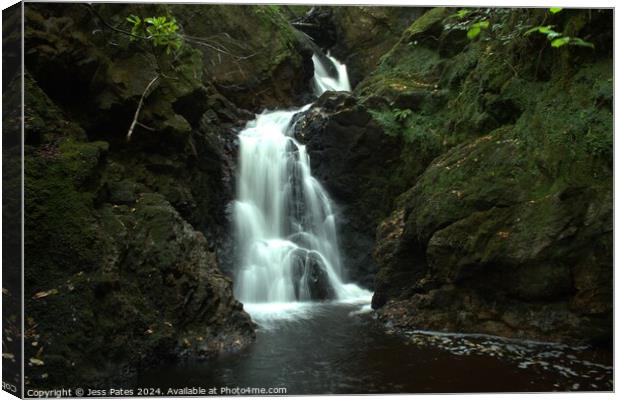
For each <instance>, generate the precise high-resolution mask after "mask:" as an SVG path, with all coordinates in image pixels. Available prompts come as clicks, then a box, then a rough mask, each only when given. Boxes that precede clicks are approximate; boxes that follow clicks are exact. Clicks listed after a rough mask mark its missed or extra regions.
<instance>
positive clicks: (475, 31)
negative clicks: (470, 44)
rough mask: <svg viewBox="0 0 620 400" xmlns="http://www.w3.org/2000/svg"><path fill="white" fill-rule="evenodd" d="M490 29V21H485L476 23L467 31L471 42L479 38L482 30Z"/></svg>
mask: <svg viewBox="0 0 620 400" xmlns="http://www.w3.org/2000/svg"><path fill="white" fill-rule="evenodd" d="M488 27H489V21H486V20H484V21H478V22H474V23H473V24H472V25H471V27H470V28H469V30H468V31H467V37H468V38H469V39H470V40H473V39H475V38H476V37H478V35H479V34H480V31H481V30H482V29H487V28H488Z"/></svg>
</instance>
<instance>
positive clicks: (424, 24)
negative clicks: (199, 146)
mask: <svg viewBox="0 0 620 400" xmlns="http://www.w3.org/2000/svg"><path fill="white" fill-rule="evenodd" d="M369 9H370V8H369ZM364 12H366V13H367V14H368V13H372V9H370V10H364ZM376 12H377V13H381V11H380V10H377V11H376ZM347 13H348V11H347V8H343V9H341V11H340V12H339V13H336V12H334V13H333V14H332V16H331V18H332V20H331V21H332V23H333V24H334V25H336V24H339V25H340V26H341V27H340V28H339V29H340V31H344V32H347V31H351V30H352V29H353V28H350V27H347V26H346V24H352V25H355V30H359V31H364V32H372V31H373V30H375V29H377V27H376V26H375V25H374V24H381V19H380V18H367V19H365V20H360V19H356V18H353V20H352V19H351V18H348V17H342V15H343V14H345V15H346V14H347ZM351 13H352V14H351ZM356 13H360V10H357V9H356V10H355V11H350V12H349V16H350V15H353V14H356ZM404 18H410V17H407V16H405V17H404ZM478 20H485V21H488V22H489V26H490V28H488V30H483V31H482V32H481V33H480V36H479V37H477V38H475V39H473V40H472V39H469V38H468V37H467V26H470V24H471V23H472V21H473V22H475V21H478ZM342 24H344V26H342ZM364 24H367V25H368V26H364ZM394 25H395V26H397V24H394ZM537 25H553V26H554V27H555V29H557V30H562V32H563V33H564V34H565V35H570V36H574V37H580V38H587V40H588V41H590V42H592V43H593V45H594V48H589V47H579V46H565V47H561V48H553V47H551V46H550V44H549V41H548V40H547V39H546V37H545V36H544V35H536V34H526V31H527V29H529V28H530V27H532V26H537ZM611 27H612V17H611V13H610V12H609V11H608V10H591V11H587V10H581V11H580V10H563V11H562V12H560V13H558V14H555V15H552V14H551V13H549V12H548V11H547V10H507V9H506V10H502V9H492V10H488V9H480V10H473V11H471V12H470V13H467V14H465V15H464V16H459V15H458V14H457V10H455V9H445V8H436V9H431V10H428V11H426V12H425V13H424V14H423V15H422V16H420V17H419V18H417V19H415V20H414V21H413V22H412V23H411V24H410V25H409V26H408V27H407V28H406V29H404V30H403V31H402V33H401V34H400V35H399V37H398V38H396V39H394V37H390V35H387V38H384V39H383V40H384V41H385V42H386V46H385V47H386V48H387V47H389V50H387V51H385V53H384V54H382V55H381V56H380V58H378V62H377V63H376V65H375V66H374V68H373V69H372V70H371V71H369V72H368V73H366V74H362V75H364V76H363V79H360V82H359V83H358V84H357V86H356V87H355V89H354V93H353V94H352V95H347V94H334V93H327V94H325V95H324V96H323V97H322V98H321V99H320V100H319V102H318V103H317V104H316V105H315V106H314V107H313V108H312V109H310V110H309V111H308V113H307V114H306V115H305V116H304V117H303V118H302V119H301V121H300V124H299V126H298V132H297V136H298V138H300V139H301V140H305V142H306V143H307V144H308V147H309V152H310V155H311V159H312V162H313V169H314V171H318V172H317V173H318V175H319V176H320V177H321V179H322V180H323V181H324V182H326V186H327V187H328V190H329V191H330V193H332V194H333V196H334V197H335V200H336V202H339V203H340V204H342V205H343V209H342V213H343V217H344V218H343V220H344V222H343V224H344V226H343V228H342V232H343V236H344V238H343V243H344V245H343V247H344V252H345V259H347V260H348V261H349V268H350V270H351V271H352V274H353V277H354V278H356V279H358V280H360V281H362V282H367V281H368V279H370V277H371V276H373V275H374V272H375V271H377V273H376V277H375V279H374V290H375V294H374V297H373V308H375V309H376V310H377V313H378V315H379V318H380V319H381V320H382V321H384V322H386V323H388V324H390V325H391V326H394V327H397V328H401V329H403V330H413V329H422V330H425V329H428V330H445V331H456V332H472V333H489V334H497V335H502V336H509V337H520V338H533V339H540V340H557V341H563V342H570V343H598V344H610V343H611V334H612V284H611V281H612V279H611V278H612V271H613V268H612V265H613V258H612V242H613V235H612V228H613V222H612V182H613V179H612V163H613V161H612V160H613V158H612V153H613V149H612V137H613V136H612V135H613V133H612V132H613V128H612V103H613V98H612V53H611V51H612V50H611V37H610V33H609V32H611ZM336 39H338V38H336ZM377 40H379V39H377ZM345 43H347V42H346V41H345ZM361 43H364V40H363V39H360V46H359V47H356V45H355V43H349V44H348V46H349V54H351V57H353V58H354V51H353V50H351V49H358V48H360V49H364V48H365V47H364V46H363V45H361ZM392 43H394V44H393V45H391V44H392ZM336 48H337V49H342V45H337V46H336ZM375 48H382V46H377V47H375ZM343 59H347V58H346V53H345V57H343ZM362 70H363V68H360V69H359V71H362ZM374 228H376V232H375V229H374ZM370 248H374V250H373V254H372V256H373V257H374V261H375V262H376V264H374V263H373V261H371V258H370V257H371V255H370ZM375 265H376V267H375ZM375 268H377V269H375Z"/></svg>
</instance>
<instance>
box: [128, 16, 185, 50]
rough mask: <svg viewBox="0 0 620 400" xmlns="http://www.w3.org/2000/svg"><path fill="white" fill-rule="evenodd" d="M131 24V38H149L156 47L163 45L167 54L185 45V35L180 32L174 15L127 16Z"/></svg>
mask: <svg viewBox="0 0 620 400" xmlns="http://www.w3.org/2000/svg"><path fill="white" fill-rule="evenodd" d="M127 22H129V23H130V24H131V34H132V36H131V40H138V39H143V40H148V41H151V42H152V43H153V45H154V46H155V47H162V48H164V49H165V51H166V54H169V53H170V52H172V51H176V50H179V49H180V48H181V46H182V45H183V37H182V36H181V34H180V33H179V25H178V24H177V21H176V19H175V18H174V17H166V16H159V17H148V18H144V19H142V18H140V17H138V16H136V15H130V16H129V17H127Z"/></svg>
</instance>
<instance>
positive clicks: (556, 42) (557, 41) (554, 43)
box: [551, 36, 570, 47]
mask: <svg viewBox="0 0 620 400" xmlns="http://www.w3.org/2000/svg"><path fill="white" fill-rule="evenodd" d="M568 42H570V37H568V36H562V37H561V38H557V39H554V40H552V41H551V47H562V46H564V45H565V44H568Z"/></svg>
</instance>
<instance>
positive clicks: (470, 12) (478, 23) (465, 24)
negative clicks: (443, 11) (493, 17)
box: [445, 8, 493, 40]
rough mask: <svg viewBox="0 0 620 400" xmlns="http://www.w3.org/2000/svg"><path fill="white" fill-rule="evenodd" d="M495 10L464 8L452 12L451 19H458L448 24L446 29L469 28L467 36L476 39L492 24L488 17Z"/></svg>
mask: <svg viewBox="0 0 620 400" xmlns="http://www.w3.org/2000/svg"><path fill="white" fill-rule="evenodd" d="M492 12H493V10H491V9H476V10H474V9H467V8H463V9H461V10H459V11H457V12H456V13H454V14H452V15H451V16H450V17H449V19H453V20H456V21H457V22H456V23H453V24H450V23H449V24H447V25H446V26H445V29H448V30H452V29H457V30H467V38H468V39H470V40H474V39H475V38H477V37H478V36H480V33H481V32H482V31H483V30H487V29H489V27H490V26H491V24H490V22H489V19H488V17H489V16H490V13H492Z"/></svg>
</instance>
